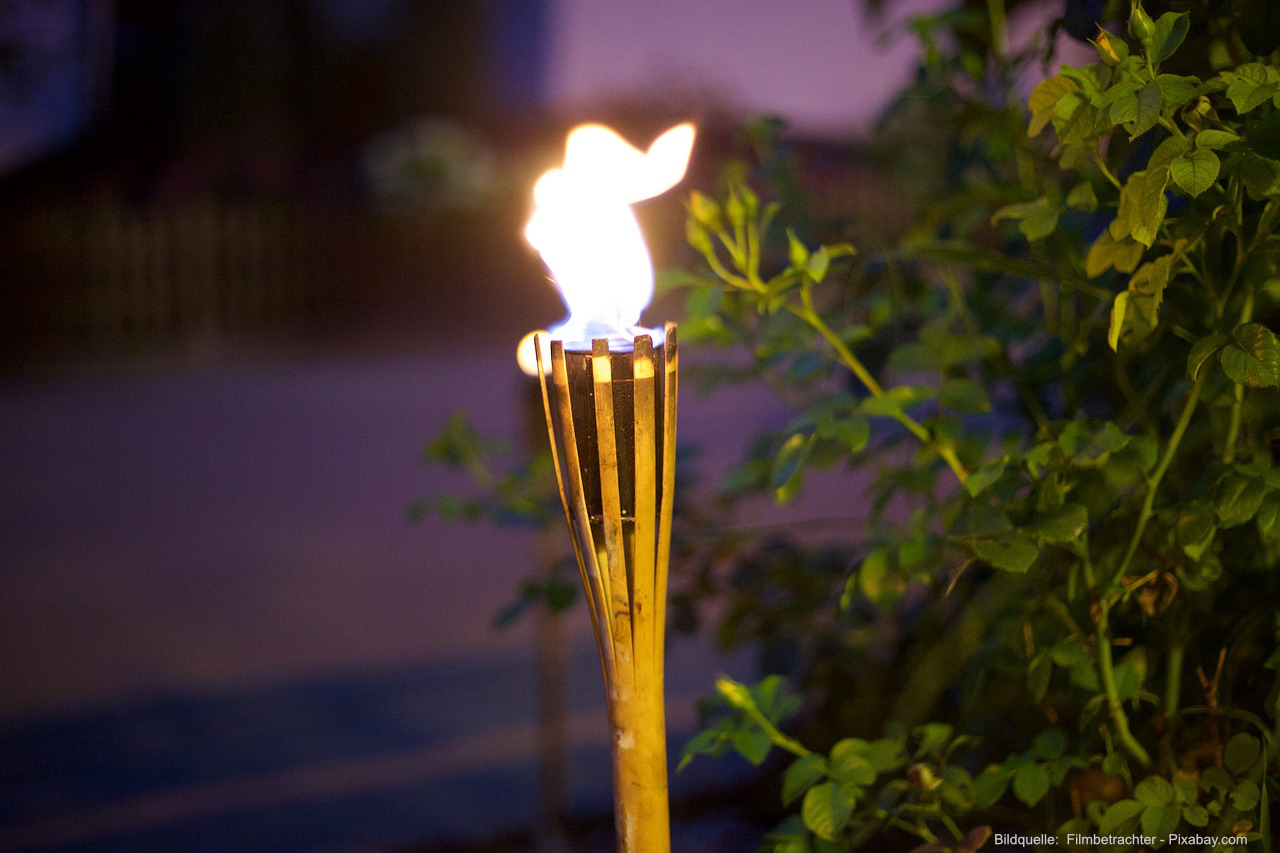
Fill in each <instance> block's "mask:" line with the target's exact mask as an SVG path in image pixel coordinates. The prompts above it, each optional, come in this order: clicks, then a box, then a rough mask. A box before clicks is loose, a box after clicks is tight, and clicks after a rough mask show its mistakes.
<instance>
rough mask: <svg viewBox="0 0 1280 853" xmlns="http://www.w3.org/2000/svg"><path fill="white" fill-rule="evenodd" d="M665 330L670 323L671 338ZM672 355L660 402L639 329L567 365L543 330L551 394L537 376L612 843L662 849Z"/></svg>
mask: <svg viewBox="0 0 1280 853" xmlns="http://www.w3.org/2000/svg"><path fill="white" fill-rule="evenodd" d="M674 333H675V328H674V326H669V327H668V330H667V334H668V340H669V341H670V344H671V345H674V342H675V335H674ZM674 354H675V353H674V349H673V348H670V349H668V350H667V351H666V355H665V358H663V359H662V360H663V370H662V376H661V388H662V394H661V397H662V400H661V404H660V403H659V392H658V389H659V375H658V366H657V364H658V360H659V358H658V355H657V353H656V352H655V350H654V348H653V344H652V341H651V339H650V338H649V337H648V336H640V337H637V338H636V339H635V347H634V351H633V352H632V353H630V354H621V353H611V352H610V351H609V346H608V342H607V341H605V340H596V341H593V342H592V349H591V352H590V353H589V354H587V353H574V355H573V358H574V362H573V364H574V366H573V367H570V366H569V364H568V362H567V359H566V354H565V352H564V347H563V344H562V343H561V342H559V341H553V342H552V344H551V369H552V386H553V387H554V388H555V397H556V399H555V401H554V404H553V401H552V400H551V399H550V394H549V392H548V386H547V383H546V380H545V378H544V380H543V392H544V397H543V405H544V408H545V410H546V414H547V434H548V437H549V439H550V441H551V444H552V453H553V462H554V463H555V465H556V475H557V483H558V485H559V487H560V494H561V500H562V501H563V503H564V505H565V519H566V523H567V524H568V526H569V530H570V533H571V534H572V535H573V538H574V540H575V541H574V547H575V554H576V555H577V556H578V558H579V568H580V570H581V573H582V580H583V586H584V588H585V589H586V592H587V599H588V603H589V607H590V608H591V610H592V616H593V620H594V621H596V622H597V642H598V644H599V647H600V654H601V659H602V661H603V663H604V674H605V686H606V692H607V695H608V700H609V722H610V731H611V735H612V738H611V746H612V752H613V779H614V796H615V817H616V826H617V844H618V850H619V851H623V853H666V851H669V850H670V830H669V814H668V803H667V752H666V726H665V708H664V701H663V634H664V629H665V609H666V608H665V597H666V574H667V561H668V558H669V555H670V541H669V540H670V535H671V511H672V505H673V504H672V494H673V489H674V483H675V464H674V463H675V459H674V456H675V430H674V420H675V402H676V395H675V369H676V362H675V358H674ZM538 360H539V364H541V353H540V352H539V354H538ZM584 371H585V372H584ZM615 386H616V387H615ZM588 396H589V397H590V399H589V400H588V399H587V397H588ZM575 413H576V414H577V417H578V418H580V420H579V421H578V422H577V423H575V420H574V417H575ZM557 427H558V429H557ZM561 447H562V449H563V453H561V452H560V448H561ZM659 447H661V453H662V461H661V467H659V462H658V458H657V457H658V452H659ZM593 457H594V458H593ZM597 472H598V494H597V493H596V489H597V484H596V483H595V482H594V481H595V479H596V475H597Z"/></svg>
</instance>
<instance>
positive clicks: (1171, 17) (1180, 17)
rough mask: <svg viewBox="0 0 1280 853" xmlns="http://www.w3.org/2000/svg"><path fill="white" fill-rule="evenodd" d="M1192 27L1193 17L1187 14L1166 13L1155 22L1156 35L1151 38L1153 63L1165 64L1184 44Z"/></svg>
mask: <svg viewBox="0 0 1280 853" xmlns="http://www.w3.org/2000/svg"><path fill="white" fill-rule="evenodd" d="M1190 26H1191V16H1190V15H1188V14H1187V13H1186V12H1176V13H1175V12H1165V13H1164V14H1163V15H1161V16H1160V18H1159V20H1157V21H1156V22H1155V33H1154V34H1153V35H1152V36H1151V42H1150V52H1151V61H1152V62H1154V63H1155V64H1156V65H1159V64H1160V63H1161V62H1164V61H1165V60H1166V59H1168V58H1169V57H1170V56H1173V52H1174V51H1175V50H1177V49H1178V46H1179V45H1180V44H1182V40H1183V39H1185V38H1186V37H1187V30H1188V28H1189V27H1190Z"/></svg>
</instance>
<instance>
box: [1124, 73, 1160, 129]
mask: <svg viewBox="0 0 1280 853" xmlns="http://www.w3.org/2000/svg"><path fill="white" fill-rule="evenodd" d="M1163 103H1164V95H1163V94H1161V92H1160V85H1159V84H1158V83H1156V82H1155V81H1154V80H1153V81H1152V82H1150V83H1148V84H1147V85H1145V86H1143V87H1142V90H1141V91H1140V92H1138V109H1137V116H1136V117H1135V118H1134V119H1133V121H1131V122H1127V123H1125V127H1126V129H1127V130H1128V131H1129V139H1130V140H1133V139H1137V138H1138V137H1139V136H1141V135H1142V134H1144V133H1146V132H1147V131H1148V130H1150V129H1151V128H1153V127H1155V126H1156V122H1158V121H1159V120H1160V107H1161V106H1162V105H1163Z"/></svg>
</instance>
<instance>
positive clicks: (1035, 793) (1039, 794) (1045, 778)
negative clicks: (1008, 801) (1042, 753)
mask: <svg viewBox="0 0 1280 853" xmlns="http://www.w3.org/2000/svg"><path fill="white" fill-rule="evenodd" d="M1047 793H1049V774H1048V773H1046V772H1045V769H1044V767H1042V766H1040V765H1039V764H1027V765H1024V766H1022V767H1019V768H1018V772H1017V773H1015V774H1014V776H1013V795H1014V796H1015V797H1017V798H1018V799H1019V800H1021V801H1022V802H1023V803H1024V804H1026V805H1028V806H1034V805H1035V804H1036V803H1038V802H1040V801H1041V800H1042V799H1044V795H1045V794H1047Z"/></svg>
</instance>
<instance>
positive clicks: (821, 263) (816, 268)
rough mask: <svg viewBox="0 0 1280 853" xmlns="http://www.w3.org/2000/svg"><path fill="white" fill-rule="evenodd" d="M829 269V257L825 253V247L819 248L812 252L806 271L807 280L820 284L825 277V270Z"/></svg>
mask: <svg viewBox="0 0 1280 853" xmlns="http://www.w3.org/2000/svg"><path fill="white" fill-rule="evenodd" d="M830 268H831V255H829V254H828V253H827V247H826V246H821V247H819V248H818V251H816V252H814V253H813V255H812V256H811V257H810V258H809V265H808V268H807V271H808V273H809V278H811V279H813V280H814V281H815V282H821V281H822V280H823V279H824V278H826V277H827V270H829V269H830Z"/></svg>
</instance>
